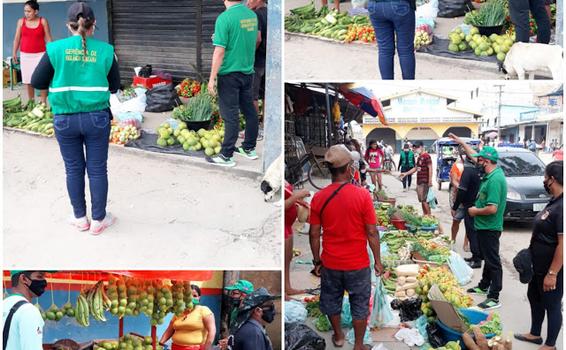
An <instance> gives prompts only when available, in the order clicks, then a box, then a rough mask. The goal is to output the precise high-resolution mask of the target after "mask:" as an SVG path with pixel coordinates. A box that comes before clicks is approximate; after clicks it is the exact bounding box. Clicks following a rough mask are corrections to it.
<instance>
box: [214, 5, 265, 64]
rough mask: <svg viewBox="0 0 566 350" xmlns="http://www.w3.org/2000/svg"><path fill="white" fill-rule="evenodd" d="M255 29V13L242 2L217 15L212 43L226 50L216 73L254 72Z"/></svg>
mask: <svg viewBox="0 0 566 350" xmlns="http://www.w3.org/2000/svg"><path fill="white" fill-rule="evenodd" d="M257 30H258V29H257V16H256V14H255V13H254V12H253V11H252V10H250V9H249V8H247V7H246V6H244V5H243V4H237V5H233V6H231V7H229V8H228V9H226V11H224V12H222V13H221V14H220V16H218V18H217V19H216V24H215V26H214V38H213V40H212V43H213V45H214V46H220V47H223V48H224V49H225V50H226V52H225V54H224V61H223V62H222V66H221V67H220V70H219V71H218V75H226V74H228V73H234V72H240V73H244V74H252V73H254V62H255V50H256V41H257Z"/></svg>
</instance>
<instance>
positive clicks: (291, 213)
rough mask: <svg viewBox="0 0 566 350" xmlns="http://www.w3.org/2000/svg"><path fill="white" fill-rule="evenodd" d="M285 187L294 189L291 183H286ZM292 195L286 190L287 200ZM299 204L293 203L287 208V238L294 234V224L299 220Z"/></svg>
mask: <svg viewBox="0 0 566 350" xmlns="http://www.w3.org/2000/svg"><path fill="white" fill-rule="evenodd" d="M285 188H286V189H288V190H291V192H292V191H293V186H292V185H291V184H289V183H287V184H285ZM289 197H291V195H290V194H289V193H288V192H287V191H285V200H287V199H289ZM297 215H298V214H297V206H296V205H292V206H291V207H290V208H289V209H287V210H285V239H287V238H289V237H291V236H292V235H293V224H294V223H295V220H297Z"/></svg>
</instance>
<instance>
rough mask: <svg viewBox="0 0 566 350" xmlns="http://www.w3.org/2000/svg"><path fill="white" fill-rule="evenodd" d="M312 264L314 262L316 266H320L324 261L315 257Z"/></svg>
mask: <svg viewBox="0 0 566 350" xmlns="http://www.w3.org/2000/svg"><path fill="white" fill-rule="evenodd" d="M312 264H313V265H314V266H319V265H322V261H321V260H314V259H312Z"/></svg>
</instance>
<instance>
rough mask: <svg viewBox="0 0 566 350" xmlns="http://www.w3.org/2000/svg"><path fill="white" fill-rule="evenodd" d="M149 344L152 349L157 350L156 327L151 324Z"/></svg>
mask: <svg viewBox="0 0 566 350" xmlns="http://www.w3.org/2000/svg"><path fill="white" fill-rule="evenodd" d="M151 343H152V344H151V345H152V346H153V350H157V327H156V326H151Z"/></svg>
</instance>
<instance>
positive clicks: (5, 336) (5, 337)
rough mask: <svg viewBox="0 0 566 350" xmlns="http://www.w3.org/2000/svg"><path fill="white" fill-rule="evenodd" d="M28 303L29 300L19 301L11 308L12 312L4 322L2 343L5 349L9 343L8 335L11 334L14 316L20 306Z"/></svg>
mask: <svg viewBox="0 0 566 350" xmlns="http://www.w3.org/2000/svg"><path fill="white" fill-rule="evenodd" d="M27 303H28V301H27V300H20V301H18V302H17V303H16V304H14V306H12V308H11V309H10V313H9V314H8V317H6V322H5V323H4V331H3V333H2V337H3V339H2V344H3V348H4V349H6V346H7V345H8V336H9V335H10V326H11V324H12V318H13V317H14V314H15V313H16V311H18V309H19V308H20V306H22V305H24V304H27Z"/></svg>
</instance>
